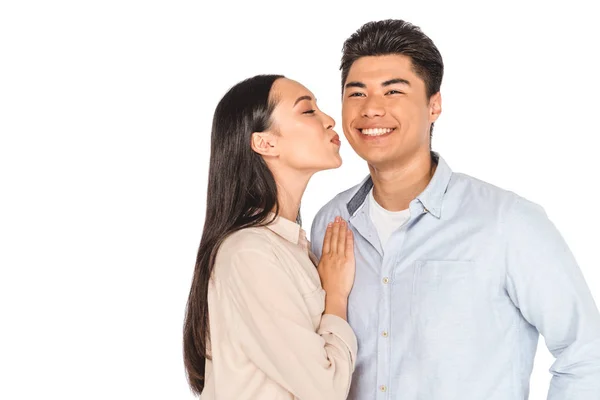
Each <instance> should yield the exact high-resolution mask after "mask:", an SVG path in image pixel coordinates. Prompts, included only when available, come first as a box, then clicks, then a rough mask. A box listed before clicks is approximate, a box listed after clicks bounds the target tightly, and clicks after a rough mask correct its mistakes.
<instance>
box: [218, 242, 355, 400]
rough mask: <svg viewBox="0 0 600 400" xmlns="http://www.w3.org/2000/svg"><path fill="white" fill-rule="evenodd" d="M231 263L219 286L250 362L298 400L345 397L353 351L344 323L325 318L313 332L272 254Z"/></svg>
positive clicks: (238, 257)
mask: <svg viewBox="0 0 600 400" xmlns="http://www.w3.org/2000/svg"><path fill="white" fill-rule="evenodd" d="M231 263H232V265H231V269H230V274H229V277H228V279H226V281H225V282H222V285H223V286H224V289H225V290H224V292H225V293H226V295H227V296H228V297H229V299H230V300H231V302H232V309H233V310H234V313H236V314H237V315H234V317H235V318H236V319H237V324H236V325H237V328H239V329H240V335H239V337H240V338H241V339H240V340H241V346H242V348H243V349H244V352H245V354H246V355H247V356H248V357H249V359H250V360H251V361H252V362H253V363H254V364H255V365H256V366H257V367H258V368H259V369H260V370H262V371H263V372H264V373H265V374H266V375H267V376H268V377H269V378H270V379H272V380H274V381H275V382H277V383H278V384H279V385H281V386H282V387H284V388H285V389H286V390H288V391H289V392H291V393H292V394H293V395H294V396H295V397H296V398H298V399H301V400H318V399H324V400H325V399H327V400H331V399H345V398H346V396H347V394H348V391H349V389H350V383H351V378H352V373H353V371H354V362H355V359H356V351H357V342H356V337H355V335H354V332H353V331H352V329H351V328H350V326H349V325H348V323H347V322H346V321H345V320H343V319H341V318H339V317H337V316H334V315H327V314H326V315H323V316H322V317H321V323H320V326H319V328H318V330H317V332H315V329H314V325H313V322H312V316H311V315H310V311H309V309H308V307H307V304H306V301H305V299H304V296H303V294H301V293H300V292H299V291H298V289H297V287H296V285H295V283H294V280H293V277H292V274H290V273H288V271H287V269H286V267H285V266H283V265H281V262H280V261H279V260H278V259H277V257H276V256H275V254H274V253H269V252H268V251H261V250H257V249H248V250H242V251H239V252H238V253H236V254H234V255H232V257H231ZM237 328H236V329H237Z"/></svg>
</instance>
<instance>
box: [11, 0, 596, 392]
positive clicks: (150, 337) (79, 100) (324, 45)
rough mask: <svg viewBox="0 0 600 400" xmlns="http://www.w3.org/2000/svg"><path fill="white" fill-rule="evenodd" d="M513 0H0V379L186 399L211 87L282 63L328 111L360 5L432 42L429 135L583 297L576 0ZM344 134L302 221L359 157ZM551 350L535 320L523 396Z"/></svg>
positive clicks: (585, 14)
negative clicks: (519, 214)
mask: <svg viewBox="0 0 600 400" xmlns="http://www.w3.org/2000/svg"><path fill="white" fill-rule="evenodd" d="M520 3H522V4H520V5H517V3H516V2H515V3H514V4H510V2H507V1H501V2H496V3H495V4H494V3H490V2H485V4H484V2H481V4H478V3H475V2H473V3H472V4H466V3H461V2H456V1H454V2H439V3H437V4H436V3H434V2H431V1H427V2H421V1H411V2H403V1H398V0H396V1H387V2H384V1H375V0H370V1H360V2H355V3H352V2H348V1H345V2H343V5H342V3H341V2H340V4H334V2H326V1H319V2H314V1H297V2H290V3H288V2H283V1H281V2H278V3H275V2H273V3H271V4H269V3H267V2H265V1H262V2H261V1H251V2H240V4H234V3H231V2H215V3H208V2H205V4H204V5H202V4H201V2H200V1H149V0H145V1H131V0H127V1H125V0H119V1H114V0H105V1H95V2H93V1H70V2H69V1H38V2H32V1H25V0H22V1H16V0H13V1H4V2H2V4H1V5H0V133H1V142H0V185H1V186H0V191H1V193H0V203H1V204H0V205H1V207H0V257H1V259H0V266H1V270H0V271H1V275H0V324H1V328H0V335H1V339H0V369H1V371H0V398H2V399H7V400H13V399H41V398H43V399H55V398H56V399H90V400H91V399H191V398H192V396H191V395H190V394H189V390H188V388H187V385H186V381H185V375H184V369H183V364H182V355H181V330H182V323H183V318H184V307H185V302H186V299H187V294H188V290H189V285H190V279H191V276H192V270H193V265H194V261H195V256H196V251H197V246H198V243H199V240H200V235H201V231H202V227H203V225H202V224H203V217H204V211H205V201H206V198H205V196H206V182H207V173H208V157H209V138H210V127H211V120H212V114H213V111H214V107H215V106H216V104H217V102H218V101H219V99H220V98H221V96H222V95H223V94H224V93H225V92H226V90H227V89H228V88H229V87H230V86H232V85H233V84H235V83H236V82H238V81H239V80H241V79H244V78H247V77H249V76H252V75H254V74H258V73H280V74H285V75H287V76H288V77H290V78H293V79H296V80H298V81H300V82H302V83H304V84H305V85H306V86H307V87H308V88H309V89H311V90H312V91H313V92H314V93H315V94H316V96H317V97H318V99H319V105H320V107H321V108H322V109H323V110H324V111H326V112H328V113H330V115H332V116H333V117H334V118H335V119H336V120H337V121H338V124H339V120H340V82H339V80H340V74H339V70H338V66H339V60H340V55H341V47H342V43H343V41H344V39H345V38H346V37H348V36H349V35H350V34H351V33H352V32H353V31H354V30H356V29H357V28H358V27H359V26H360V25H361V24H363V23H364V22H367V21H369V20H374V19H384V18H403V19H406V20H408V21H411V22H413V23H415V24H416V25H419V26H421V27H422V28H423V30H424V31H425V33H426V34H428V35H429V36H430V37H431V38H432V39H433V40H434V42H435V43H436V44H437V46H438V47H439V49H440V51H441V53H442V55H443V57H444V62H445V65H446V71H445V77H444V82H443V84H442V95H443V113H442V116H441V118H440V119H439V121H438V123H437V124H436V129H435V132H434V144H433V147H434V149H435V150H437V151H439V152H440V153H441V154H442V155H443V156H444V158H445V159H446V160H447V162H448V163H449V164H450V166H451V167H452V168H453V169H454V170H455V171H460V172H465V173H468V174H470V175H473V176H475V177H477V178H480V179H483V180H485V181H488V182H491V183H493V184H495V185H497V186H501V187H504V188H506V189H509V190H512V191H515V192H517V193H519V194H521V195H523V196H525V197H527V198H529V199H530V200H533V201H535V202H538V203H540V204H542V205H543V206H544V207H545V209H546V211H547V212H548V214H549V216H550V218H551V219H552V220H553V221H554V222H555V224H556V225H557V226H558V228H559V229H560V231H561V232H562V233H563V235H564V236H565V238H566V240H567V242H568V243H569V245H570V246H571V249H572V250H573V252H574V253H575V255H576V258H577V260H578V261H579V263H580V265H581V269H582V270H583V273H584V275H585V277H586V279H587V281H588V284H589V286H590V288H591V290H592V292H593V293H594V296H595V298H596V301H597V302H599V300H600V272H599V270H598V267H599V265H598V257H597V254H598V237H599V235H598V233H597V229H598V226H599V225H600V213H599V212H598V208H599V205H598V190H597V185H598V172H599V169H598V163H597V161H596V156H597V152H596V148H597V146H598V144H599V143H600V142H599V139H598V136H599V133H600V132H599V128H598V123H597V120H596V116H597V115H598V107H599V100H598V92H599V90H600V84H599V81H598V75H597V74H598V71H599V70H600V62H599V61H598V57H597V54H598V43H597V39H598V38H600V29H599V27H598V24H597V23H596V22H597V21H596V20H595V18H594V15H596V13H595V12H594V11H593V6H592V4H593V2H591V1H590V2H588V3H583V2H577V1H568V2H564V1H563V2H560V3H556V4H555V5H549V4H547V2H539V3H532V2H527V1H523V2H520ZM553 4H554V3H553ZM209 7H210V9H209ZM338 133H340V136H342V131H341V130H340V129H338ZM342 140H343V141H344V143H343V144H342V156H343V159H344V165H343V166H342V167H341V168H340V169H338V170H333V171H327V172H322V173H319V174H317V175H316V176H315V177H314V179H313V180H312V181H311V182H310V184H309V187H308V189H307V191H306V193H305V197H304V201H303V206H302V213H303V218H304V227H305V228H306V229H307V230H308V229H309V227H310V223H311V222H312V218H313V217H314V215H315V213H316V212H317V211H318V209H319V208H320V207H321V206H322V205H323V204H325V203H326V202H327V201H328V200H329V199H330V198H331V197H333V196H334V195H335V194H336V193H338V192H339V191H342V190H344V189H346V188H348V187H350V186H352V185H355V184H356V183H358V182H359V181H360V180H361V179H362V178H363V177H364V176H365V175H366V173H367V168H366V165H365V163H364V162H363V161H362V160H361V159H359V158H358V157H357V156H356V155H354V154H353V152H352V150H351V148H350V147H349V146H348V145H347V142H345V140H344V139H343V138H342ZM551 362H552V357H551V356H550V355H549V353H548V351H547V350H546V348H545V347H544V342H543V340H540V350H539V353H538V357H537V360H536V364H535V370H534V373H533V377H532V388H531V399H544V398H545V394H546V391H547V388H548V382H549V378H550V375H549V373H548V372H547V371H548V368H549V366H550V364H551Z"/></svg>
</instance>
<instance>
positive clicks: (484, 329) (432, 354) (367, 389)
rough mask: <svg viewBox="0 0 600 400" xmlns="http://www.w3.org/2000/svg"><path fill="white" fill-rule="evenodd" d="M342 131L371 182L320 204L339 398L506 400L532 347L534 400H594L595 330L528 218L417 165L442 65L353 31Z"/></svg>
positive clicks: (586, 298) (373, 33)
mask: <svg viewBox="0 0 600 400" xmlns="http://www.w3.org/2000/svg"><path fill="white" fill-rule="evenodd" d="M341 70H342V90H343V107H342V120H343V129H344V134H345V136H346V138H347V140H348V142H349V143H350V145H351V146H352V148H353V149H354V150H355V151H356V152H357V153H358V155H359V156H361V157H362V158H363V159H365V160H366V161H367V163H368V165H369V170H370V176H369V177H367V178H366V179H365V180H364V181H363V182H361V183H360V184H359V185H357V186H355V187H353V188H351V189H349V190H347V191H345V192H343V193H340V194H339V195H338V196H336V197H335V198H334V199H333V200H331V201H330V202H329V203H328V204H327V205H325V206H324V207H323V208H322V209H321V210H320V211H319V213H318V214H317V216H316V217H315V220H314V223H313V226H312V231H311V233H312V246H313V249H312V250H313V252H314V253H315V254H316V255H317V256H318V257H320V256H321V243H322V242H323V235H324V231H325V228H326V226H327V222H328V221H330V220H331V219H332V218H334V217H335V216H337V215H339V216H341V217H342V218H344V219H345V220H347V221H348V223H349V226H350V227H351V228H352V230H353V231H354V236H355V256H356V279H355V284H354V288H353V290H352V293H351V294H350V297H349V299H348V302H349V303H348V321H349V323H350V325H351V326H352V328H353V329H354V331H355V332H356V335H357V337H358V357H357V364H356V370H355V372H354V378H353V383H352V387H351V390H350V395H349V399H357V400H367V399H402V400H413V399H414V400H416V399H419V400H452V399H461V400H471V399H472V400H517V399H519V400H521V399H526V398H527V397H528V394H529V378H530V374H531V370H532V368H533V359H534V355H535V351H536V346H537V341H538V337H539V334H541V335H543V336H544V338H545V340H546V344H547V346H548V348H549V350H550V351H551V352H552V354H553V355H554V356H555V357H556V361H555V362H554V364H553V365H552V367H551V372H552V374H553V378H552V381H551V384H550V390H549V395H548V398H549V399H553V400H567V399H577V400H588V399H589V400H591V399H595V400H597V399H600V316H599V313H598V310H597V308H596V305H595V304H594V300H593V298H592V296H591V294H590V291H589V289H588V287H587V285H586V283H585V281H584V279H583V277H582V274H581V272H580V270H579V268H578V266H577V264H576V262H575V260H574V258H573V256H572V255H571V253H570V251H569V249H568V248H567V245H566V244H565V242H564V240H563V239H562V238H561V236H560V234H559V232H558V231H557V230H556V228H555V227H554V226H553V224H552V223H551V222H550V221H549V219H548V218H547V216H546V214H545V213H544V211H543V209H542V208H541V207H540V206H538V205H536V204H533V203H531V202H529V201H527V200H526V199H524V198H522V197H519V196H518V195H516V194H514V193H511V192H508V191H505V190H502V189H499V188H497V187H495V186H492V185H490V184H487V183H485V182H481V181H479V180H476V179H474V178H472V177H469V176H467V175H463V174H458V173H454V172H452V170H451V169H450V167H449V166H448V164H446V162H445V161H444V159H443V158H442V157H440V156H439V155H438V154H436V153H433V152H431V151H430V148H431V147H430V146H431V132H432V129H433V124H434V122H435V121H436V119H437V118H438V117H439V115H440V113H441V111H442V105H441V104H442V102H441V95H440V85H441V81H442V76H443V62H442V57H441V55H440V53H439V51H438V49H437V48H436V46H435V45H434V43H433V42H432V41H431V40H430V39H429V38H428V37H427V36H426V35H425V34H423V33H422V31H421V30H420V29H419V28H418V27H416V26H413V25H411V24H409V23H407V22H404V21H400V20H386V21H379V22H370V23H367V24H365V25H364V26H362V27H361V28H360V29H359V30H358V31H357V32H356V33H354V34H353V35H352V36H351V37H350V38H349V39H347V40H346V42H345V44H344V49H343V56H342V65H341Z"/></svg>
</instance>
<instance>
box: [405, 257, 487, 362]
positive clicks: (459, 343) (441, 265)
mask: <svg viewBox="0 0 600 400" xmlns="http://www.w3.org/2000/svg"><path fill="white" fill-rule="evenodd" d="M415 267H416V268H415V274H414V281H413V293H412V301H411V315H412V319H413V321H414V324H415V325H414V326H415V329H416V332H415V334H416V335H417V338H418V341H419V342H422V343H424V344H426V345H427V351H428V352H429V351H431V352H432V353H435V352H440V351H442V352H444V353H446V354H448V351H450V352H460V349H461V348H462V347H463V346H464V345H467V344H468V343H469V337H471V336H472V335H474V334H475V333H476V330H477V324H478V316H479V314H480V311H481V308H482V305H483V303H484V302H485V301H484V298H482V296H484V293H483V292H484V291H485V290H483V288H484V287H485V283H484V282H483V281H482V279H483V277H482V274H481V271H480V269H479V268H478V264H477V263H476V262H473V261H419V262H417V264H416V266H415Z"/></svg>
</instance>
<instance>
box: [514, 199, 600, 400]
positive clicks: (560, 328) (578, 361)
mask: <svg viewBox="0 0 600 400" xmlns="http://www.w3.org/2000/svg"><path fill="white" fill-rule="evenodd" d="M504 228H505V234H506V239H507V253H506V254H507V259H506V286H507V291H508V294H509V296H510V298H511V299H512V301H513V303H514V304H515V306H516V307H518V308H519V310H520V311H521V314H522V315H523V317H524V318H525V319H526V320H527V321H528V322H529V323H530V324H532V325H533V326H535V327H536V328H537V330H538V331H539V332H540V334H541V335H542V336H543V337H544V339H545V341H546V345H547V347H548V349H549V350H550V352H551V353H552V355H554V357H556V361H555V362H554V364H553V365H552V367H551V368H550V372H551V373H552V374H553V375H554V376H553V378H552V380H551V383H550V390H549V392H548V400H567V399H569V400H570V399H577V400H592V399H593V400H598V399H600V314H599V313H598V309H597V307H596V304H595V303H594V299H593V297H592V295H591V293H590V290H589V288H588V286H587V284H586V282H585V280H584V278H583V275H582V274H581V271H580V269H579V267H578V265H577V262H576V261H575V258H574V257H573V255H572V254H571V251H570V250H569V248H568V246H567V244H566V243H565V241H564V240H563V238H562V236H561V235H560V233H559V232H558V230H557V229H556V227H555V226H554V225H553V224H552V222H551V221H550V220H549V219H548V217H547V216H546V214H545V212H544V210H543V209H542V208H541V207H539V206H538V205H536V204H534V203H531V202H529V201H527V200H525V199H521V198H520V199H518V200H517V201H516V202H515V204H514V205H513V207H512V209H511V210H510V211H509V215H508V218H507V220H506V223H505V226H504Z"/></svg>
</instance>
